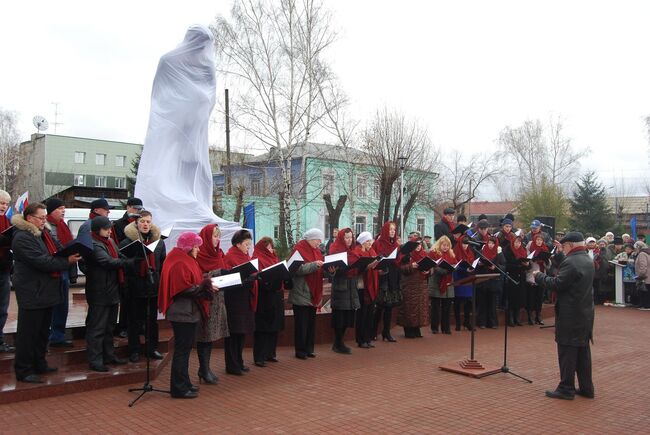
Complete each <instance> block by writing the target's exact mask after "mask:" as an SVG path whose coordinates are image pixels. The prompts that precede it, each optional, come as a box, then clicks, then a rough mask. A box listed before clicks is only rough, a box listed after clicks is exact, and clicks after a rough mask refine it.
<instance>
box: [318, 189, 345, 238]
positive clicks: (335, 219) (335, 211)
mask: <svg viewBox="0 0 650 435" xmlns="http://www.w3.org/2000/svg"><path fill="white" fill-rule="evenodd" d="M347 199H348V197H347V196H346V195H342V196H339V199H338V201H337V202H336V207H334V206H333V205H332V197H331V196H330V194H329V193H326V194H325V195H323V200H324V201H325V206H326V207H327V213H328V214H329V217H330V230H329V234H328V235H327V236H328V237H329V238H330V239H331V238H332V237H333V236H334V234H333V233H332V230H333V229H334V228H338V227H339V219H340V218H341V212H342V211H343V207H345V201H347Z"/></svg>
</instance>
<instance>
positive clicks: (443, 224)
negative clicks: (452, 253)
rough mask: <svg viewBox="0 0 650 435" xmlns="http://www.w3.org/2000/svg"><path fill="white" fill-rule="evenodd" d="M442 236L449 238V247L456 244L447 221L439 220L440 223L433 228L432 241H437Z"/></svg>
mask: <svg viewBox="0 0 650 435" xmlns="http://www.w3.org/2000/svg"><path fill="white" fill-rule="evenodd" d="M442 236H447V237H449V240H451V246H454V245H455V244H456V239H455V238H454V236H453V234H451V228H450V227H449V224H448V223H447V221H445V220H444V219H441V220H440V222H438V223H437V224H435V225H434V226H433V237H434V239H435V240H438V239H439V238H440V237H442Z"/></svg>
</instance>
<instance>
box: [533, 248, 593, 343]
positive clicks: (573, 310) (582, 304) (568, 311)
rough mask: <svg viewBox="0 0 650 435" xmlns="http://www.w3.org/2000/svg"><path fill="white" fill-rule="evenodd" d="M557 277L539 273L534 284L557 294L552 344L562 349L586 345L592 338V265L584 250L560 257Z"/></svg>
mask: <svg viewBox="0 0 650 435" xmlns="http://www.w3.org/2000/svg"><path fill="white" fill-rule="evenodd" d="M560 258H563V261H562V262H561V263H560V270H559V274H558V276H557V277H552V276H547V275H546V274H544V273H538V274H537V275H536V276H535V282H536V283H537V285H540V286H543V287H545V288H547V289H549V290H554V291H555V292H557V302H556V303H555V341H556V342H557V343H558V344H562V345H565V346H586V345H587V344H588V343H589V340H590V339H591V338H592V336H593V327H594V297H593V288H592V283H593V280H594V263H593V261H592V260H591V258H590V257H589V254H587V251H584V250H580V251H574V252H571V253H569V254H568V255H566V256H564V255H562V256H561V257H560Z"/></svg>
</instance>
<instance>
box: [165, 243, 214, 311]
mask: <svg viewBox="0 0 650 435" xmlns="http://www.w3.org/2000/svg"><path fill="white" fill-rule="evenodd" d="M201 281H203V274H202V273H201V268H200V267H199V263H197V262H196V260H195V259H194V258H193V257H192V256H190V254H188V253H187V252H185V251H183V250H182V249H181V248H174V249H172V250H171V252H170V253H169V255H168V256H167V258H166V259H165V263H164V264H163V268H162V271H161V273H160V287H159V288H158V309H159V310H160V312H161V313H163V314H167V310H168V309H169V307H170V305H171V304H172V301H173V299H174V296H176V295H177V294H179V293H182V292H183V291H185V290H186V289H188V288H190V287H193V286H195V285H199V284H201ZM199 304H200V306H201V308H202V311H203V312H202V314H203V316H204V318H207V317H208V313H209V309H210V301H209V300H207V299H201V300H200V301H199Z"/></svg>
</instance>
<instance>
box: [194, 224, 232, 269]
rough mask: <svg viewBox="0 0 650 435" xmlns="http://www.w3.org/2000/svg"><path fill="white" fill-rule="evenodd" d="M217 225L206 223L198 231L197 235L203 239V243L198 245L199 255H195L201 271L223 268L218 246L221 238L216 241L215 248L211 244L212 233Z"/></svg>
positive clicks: (221, 254) (221, 255) (221, 252)
mask: <svg viewBox="0 0 650 435" xmlns="http://www.w3.org/2000/svg"><path fill="white" fill-rule="evenodd" d="M218 226H219V225H217V224H208V225H206V226H204V227H203V228H202V229H201V231H200V232H199V236H201V239H203V244H202V245H201V246H200V247H199V255H198V256H197V257H196V261H198V262H199V266H200V267H201V270H202V271H203V272H210V271H213V270H217V269H224V268H225V266H224V264H223V257H224V254H223V251H222V250H221V248H220V247H219V246H220V245H221V240H220V241H219V243H217V247H216V248H215V247H214V246H213V245H212V234H213V233H214V229H215V228H216V227H218Z"/></svg>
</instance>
